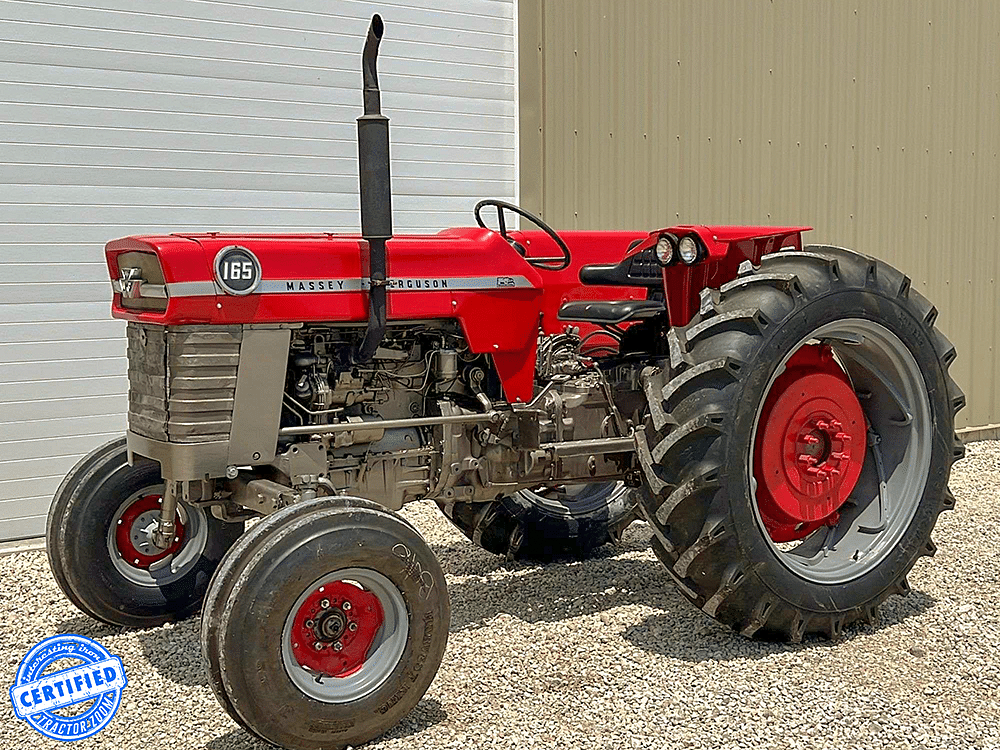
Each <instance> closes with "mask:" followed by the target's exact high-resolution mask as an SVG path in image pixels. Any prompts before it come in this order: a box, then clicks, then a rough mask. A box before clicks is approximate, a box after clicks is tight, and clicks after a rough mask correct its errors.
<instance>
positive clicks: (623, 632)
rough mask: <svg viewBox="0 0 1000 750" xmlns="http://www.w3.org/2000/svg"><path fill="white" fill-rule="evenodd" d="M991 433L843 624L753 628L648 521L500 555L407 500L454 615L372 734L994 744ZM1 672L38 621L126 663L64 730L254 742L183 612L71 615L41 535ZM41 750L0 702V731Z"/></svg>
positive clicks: (999, 717)
mask: <svg viewBox="0 0 1000 750" xmlns="http://www.w3.org/2000/svg"><path fill="white" fill-rule="evenodd" d="M998 487H1000V442H984V443H978V444H974V445H970V446H969V453H968V458H967V459H966V460H965V461H963V462H962V463H961V464H959V465H958V467H957V468H956V470H955V472H954V474H953V479H952V489H953V490H954V492H955V495H956V496H957V498H958V510H956V511H955V512H954V513H950V514H946V515H944V516H942V517H941V520H940V522H939V524H938V529H937V532H936V534H935V538H936V541H937V543H938V546H939V551H938V553H937V556H936V557H935V558H934V559H933V560H930V559H927V558H925V559H923V560H921V561H920V562H918V564H917V567H916V568H915V569H914V571H913V573H912V574H911V575H910V583H911V585H912V587H913V593H912V594H911V596H909V597H908V598H906V599H901V598H899V597H892V598H891V599H890V600H889V601H888V602H887V603H886V604H885V605H884V606H883V607H882V609H881V610H880V615H879V619H878V622H877V624H876V626H875V627H874V628H871V627H867V626H862V627H858V628H855V629H852V630H850V631H849V632H847V633H846V634H845V636H844V638H842V639H841V640H840V641H838V642H836V643H829V642H825V641H810V642H807V643H805V644H802V645H799V646H785V645H775V644H763V643H756V642H753V641H749V640H746V639H744V638H741V637H739V636H736V635H733V634H731V633H729V632H728V631H725V630H723V629H722V628H720V627H719V626H717V625H716V624H715V623H714V622H713V621H712V620H710V619H708V618H707V617H705V616H704V615H702V614H701V613H700V612H698V611H696V610H694V609H693V608H692V607H691V606H690V605H688V604H687V603H686V602H685V601H684V600H682V599H681V597H680V596H679V595H678V594H676V593H675V592H674V590H673V588H672V586H671V584H670V583H669V582H668V581H667V579H666V575H665V574H664V573H663V572H662V571H661V569H660V565H659V563H658V562H657V561H656V560H655V558H654V557H653V555H652V554H651V553H650V552H649V549H648V544H647V542H648V536H649V532H648V530H647V528H646V527H645V526H643V525H641V524H636V525H634V526H633V527H632V528H631V529H630V530H629V532H628V533H627V534H626V537H625V539H624V541H623V543H622V544H621V545H620V546H618V547H616V548H608V549H607V551H606V552H604V553H603V554H602V555H601V556H599V557H597V558H596V559H591V560H587V561H584V562H569V563H561V564H553V565H545V566H537V565H523V564H507V563H505V562H503V561H501V560H498V559H497V558H495V557H493V556H491V555H489V554H487V553H485V552H482V551H481V550H478V549H476V548H474V547H473V546H472V545H471V544H470V543H468V542H467V541H466V540H465V538H464V537H461V536H460V535H459V534H458V533H456V532H455V531H453V530H452V528H451V527H450V526H449V524H448V523H447V521H446V520H445V519H444V518H443V517H442V516H440V515H439V514H438V512H437V510H436V509H434V508H431V507H428V506H426V505H418V506H412V507H410V508H408V509H407V511H406V515H407V516H409V517H410V518H411V519H412V520H413V522H414V523H415V524H417V526H418V527H419V528H420V529H421V530H422V531H423V532H424V534H425V535H426V536H427V539H428V541H429V542H430V543H431V544H432V545H433V547H434V549H435V551H436V552H437V553H438V555H440V557H441V560H442V564H443V566H444V570H445V573H446V574H447V577H448V584H449V588H450V593H451V601H452V607H453V622H452V632H451V637H450V641H449V644H448V651H447V653H446V655H445V659H444V663H443V664H442V666H441V670H440V672H439V673H438V676H437V679H436V680H435V682H434V684H433V685H432V686H431V688H430V690H429V691H428V693H427V695H426V696H425V697H424V699H423V700H422V701H421V702H420V704H419V706H418V707H417V708H416V710H415V711H414V712H413V713H412V714H411V715H410V716H409V717H408V718H407V719H406V720H405V721H404V722H403V724H401V725H399V726H397V727H396V728H394V729H392V730H391V731H390V732H389V733H388V734H387V735H385V736H384V737H383V738H382V739H380V740H378V741H376V742H374V743H372V744H371V745H369V747H372V748H410V747H413V746H414V745H416V746H419V747H421V748H432V749H436V748H462V749H463V750H464V749H465V748H469V747H475V748H477V750H486V748H524V747H530V746H538V747H547V748H556V747H560V748H572V749H573V750H582V749H583V748H600V749H601V750H606V749H607V748H632V747H643V748H645V747H648V748H653V747H655V748H664V747H674V748H754V750H760V749H763V748H782V749H784V748H798V747H805V748H827V747H829V748H837V749H838V750H850V749H851V748H879V749H880V750H882V749H886V748H994V749H996V748H1000V729H998V723H1000V674H998V672H1000V555H998V552H997V549H998V547H997V540H998V539H1000V521H998V518H997V515H998V514H997V509H998V508H1000V489H998ZM0 581H2V585H0V677H2V679H0V683H2V687H3V692H6V689H7V687H8V686H9V685H10V684H11V683H12V680H13V674H14V671H15V670H16V668H17V665H18V663H19V662H20V660H21V658H22V656H23V655H24V654H25V653H26V651H27V650H28V649H29V648H30V647H31V646H32V645H33V644H35V643H36V642H37V641H39V640H40V639H42V638H45V637H47V636H50V635H53V634H55V633H66V632H70V633H80V634H82V635H86V636H90V637H93V638H97V639H98V640H100V642H101V643H103V644H104V645H105V646H106V647H107V648H108V649H109V650H110V651H111V652H112V653H115V654H119V655H121V656H122V658H123V659H124V661H125V667H126V673H127V675H128V678H129V686H128V688H126V691H125V694H124V698H123V703H122V707H121V709H120V711H119V712H118V715H117V716H116V717H115V719H114V720H113V721H112V723H111V725H110V726H109V727H108V728H107V729H105V730H104V731H103V732H102V733H101V734H99V735H98V736H97V737H95V738H92V739H88V740H83V741H82V742H80V743H79V745H78V746H79V747H88V748H89V747H106V748H122V747H130V748H134V747H149V748H201V747H204V748H211V749H212V750H224V749H233V750H236V749H243V748H264V747H267V746H266V745H264V744H263V743H259V742H256V741H254V740H252V739H251V738H250V737H249V735H247V734H246V733H245V732H243V731H242V730H240V729H239V728H238V727H237V726H236V725H235V724H234V723H233V722H232V721H231V720H230V719H229V718H228V717H227V716H226V714H225V713H224V712H223V711H222V709H221V708H220V707H219V706H218V705H217V704H216V702H215V699H214V697H213V696H212V694H211V692H210V690H209V688H208V687H207V685H206V683H205V680H204V678H203V677H202V674H201V670H200V656H199V646H198V621H197V619H196V618H195V619H191V620H188V621H186V622H182V623H178V624H175V625H171V626H166V627H161V628H156V629H153V630H145V631H124V632H123V631H121V630H120V629H118V628H111V627H106V626H102V625H98V624H96V623H95V622H93V621H91V620H89V619H88V618H86V617H84V616H82V615H80V614H79V613H78V612H77V611H76V610H75V609H74V608H73V606H72V605H71V604H69V602H67V601H66V600H65V599H64V598H63V597H62V595H61V593H60V592H59V590H58V589H57V588H56V585H55V583H54V582H53V580H52V578H51V576H50V574H49V571H48V567H47V563H46V560H45V556H44V554H43V553H41V552H26V553H19V554H15V555H10V556H8V557H4V558H0ZM29 746H30V747H49V746H51V747H56V746H60V747H61V746H62V745H57V743H56V742H55V741H53V740H47V739H44V738H42V737H40V736H39V735H37V734H35V733H34V732H33V730H31V729H30V728H29V727H28V726H27V725H26V724H25V723H24V722H21V721H18V720H16V719H15V718H14V715H13V711H12V710H11V706H10V703H9V701H8V700H7V699H6V697H4V698H3V699H2V700H0V747H2V748H14V747H17V748H22V747H29Z"/></svg>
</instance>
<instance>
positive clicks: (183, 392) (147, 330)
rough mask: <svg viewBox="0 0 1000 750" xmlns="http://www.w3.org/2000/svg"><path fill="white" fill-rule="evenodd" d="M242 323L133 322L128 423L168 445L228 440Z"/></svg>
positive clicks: (140, 433) (138, 433) (129, 356)
mask: <svg viewBox="0 0 1000 750" xmlns="http://www.w3.org/2000/svg"><path fill="white" fill-rule="evenodd" d="M242 338H243V336H242V327H241V326H210V327H209V326H183V327H178V328H171V327H164V326H156V325H144V324H142V323H129V324H128V332H127V339H128V381H129V391H128V425H129V430H130V431H132V432H134V433H135V434H137V435H142V436H143V437H147V438H150V439H152V440H158V441H162V442H166V443H209V442H216V441H228V440H229V437H230V433H231V431H232V423H233V404H234V401H235V394H236V376H237V371H238V368H239V362H240V344H241V341H242Z"/></svg>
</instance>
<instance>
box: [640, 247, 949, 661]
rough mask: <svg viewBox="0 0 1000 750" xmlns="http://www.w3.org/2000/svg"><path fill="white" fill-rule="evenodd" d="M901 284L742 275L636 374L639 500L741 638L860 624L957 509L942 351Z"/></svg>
mask: <svg viewBox="0 0 1000 750" xmlns="http://www.w3.org/2000/svg"><path fill="white" fill-rule="evenodd" d="M935 317H936V311H935V310H934V308H933V307H932V306H931V305H930V304H929V303H928V302H927V301H926V300H925V299H924V298H923V297H922V296H921V295H920V294H918V293H917V292H915V291H914V290H912V289H911V288H910V282H909V279H908V278H906V277H905V276H903V275H902V274H901V273H899V272H898V271H896V270H895V269H893V268H892V267H890V266H888V265H887V264H885V263H882V262H880V261H877V260H874V259H871V258H867V257H864V256H861V255H858V254H856V253H853V252H850V251H847V250H843V249H840V248H832V247H811V248H807V251H806V252H801V253H798V252H794V253H793V252H785V253H776V254H773V255H768V256H765V257H764V259H763V261H762V263H761V267H760V268H759V269H757V268H753V267H751V266H750V265H749V264H745V265H744V267H742V268H741V273H740V276H739V277H738V278H737V279H735V280H734V281H732V282H729V283H727V284H725V285H724V286H723V287H722V288H721V289H720V290H717V291H711V290H707V291H706V292H705V293H703V296H702V304H701V309H700V312H699V313H698V314H697V315H696V316H695V317H694V319H693V320H692V321H691V322H690V323H689V324H688V325H687V326H686V327H684V328H681V329H677V330H676V331H671V332H670V335H669V336H668V339H669V341H670V355H671V356H670V366H669V368H668V369H666V370H665V371H661V372H658V373H656V372H653V373H649V372H647V380H646V384H645V385H646V393H647V396H648V398H649V417H648V419H647V421H646V424H645V428H644V430H642V431H641V432H640V435H639V440H638V442H639V457H640V462H641V463H642V466H643V470H644V474H645V477H646V484H645V488H644V491H643V494H642V498H641V500H640V508H641V511H642V514H643V516H644V517H645V518H646V519H647V520H648V521H649V523H650V525H651V527H652V528H653V531H654V537H653V539H652V546H653V550H654V552H655V553H656V555H657V556H658V557H659V558H660V560H661V561H662V562H663V563H664V565H666V567H667V569H668V572H669V573H670V574H671V576H672V578H673V579H674V582H675V583H676V584H677V586H678V588H679V589H680V590H681V592H682V593H683V594H684V595H685V596H686V597H687V598H688V599H690V600H691V601H692V602H693V603H694V604H695V605H696V606H698V607H699V608H701V609H702V610H703V611H705V612H706V613H707V614H709V615H711V616H712V617H714V618H715V619H717V620H719V621H720V622H722V623H723V624H725V625H727V626H729V627H731V628H732V629H734V630H736V631H738V632H741V633H743V634H744V635H748V636H760V637H766V638H776V639H780V640H792V641H798V640H801V638H802V637H803V636H805V635H807V634H822V635H826V636H829V637H837V636H838V635H839V634H840V632H841V631H842V629H843V628H844V627H845V626H847V625H849V624H851V623H853V622H855V621H858V620H866V621H869V622H871V621H872V620H873V618H874V612H875V609H876V608H877V606H878V605H879V604H880V603H881V602H882V601H884V600H885V598H886V597H888V596H889V595H890V594H892V593H899V594H906V593H907V592H908V590H909V588H908V585H907V583H906V574H907V573H908V572H909V570H910V569H911V568H912V567H913V565H914V563H915V562H916V560H917V558H918V557H920V556H921V555H930V554H933V552H934V549H935V548H934V544H933V542H932V541H931V531H932V530H933V527H934V524H935V522H936V520H937V517H938V515H939V514H940V512H941V511H943V510H948V509H950V508H952V507H953V506H954V497H953V496H952V495H951V493H950V492H949V491H948V486H947V483H948V476H949V473H950V469H951V465H952V462H953V461H955V460H957V459H959V458H961V457H962V455H963V448H962V444H961V441H960V440H959V438H958V437H957V435H956V434H955V432H954V415H955V413H956V412H957V411H958V410H959V409H960V408H961V407H962V406H963V405H964V403H965V399H964V396H963V395H962V393H961V391H960V390H959V389H958V387H957V386H956V384H955V383H954V381H953V380H952V379H951V378H950V377H949V376H948V372H947V371H948V367H949V365H950V364H951V362H952V361H953V360H954V357H955V351H954V349H953V347H952V346H951V344H950V343H949V342H948V341H947V339H945V338H944V336H942V335H941V334H940V333H939V332H938V331H937V330H936V329H935V328H934V320H935Z"/></svg>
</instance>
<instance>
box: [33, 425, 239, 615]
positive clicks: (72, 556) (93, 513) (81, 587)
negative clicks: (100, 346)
mask: <svg viewBox="0 0 1000 750" xmlns="http://www.w3.org/2000/svg"><path fill="white" fill-rule="evenodd" d="M163 488H164V485H163V479H162V477H161V476H160V468H159V465H158V464H157V463H155V462H154V461H149V460H146V459H137V460H136V463H135V464H134V465H132V466H130V465H129V463H128V451H127V448H126V445H125V439H124V438H119V439H118V440H113V441H111V442H110V443H107V444H106V445H103V446H101V447H100V448H98V449H97V450H95V451H93V452H92V453H90V454H89V455H87V456H86V457H84V458H83V459H82V460H81V461H80V462H79V463H78V464H77V465H76V466H75V467H73V469H72V470H71V471H70V472H69V474H67V476H66V478H65V479H64V480H63V482H62V484H61V485H60V486H59V489H58V490H56V494H55V497H54V498H53V501H52V506H51V507H50V509H49V516H48V522H47V524H46V548H47V551H48V557H49V567H50V568H51V569H52V574H53V576H54V577H55V579H56V583H57V584H58V585H59V587H60V588H61V589H62V591H63V593H64V594H65V595H66V597H67V598H68V599H69V600H70V601H71V602H73V603H74V604H75V605H76V606H77V607H78V608H79V609H80V610H82V611H83V612H85V613H86V614H88V615H90V616H91V617H93V618H95V619H97V620H101V621H103V622H107V623H110V624H112V625H122V626H128V627H152V626H154V625H160V624H162V623H164V622H166V621H168V620H177V619H182V618H184V617H187V616H189V615H191V614H192V613H194V612H195V611H197V609H198V607H199V606H200V605H201V600H202V598H203V597H204V595H205V590H206V589H207V588H208V582H209V579H210V578H211V576H212V573H213V571H214V570H215V567H216V565H218V563H219V560H221V559H222V556H223V554H225V552H226V550H227V549H229V547H230V546H231V545H232V544H233V542H234V541H236V539H237V537H239V535H240V534H241V533H242V532H243V524H242V523H226V522H223V521H220V520H219V519H217V518H215V517H214V516H212V515H211V514H210V513H208V512H207V511H206V510H205V509H204V508H202V507H198V506H195V505H188V504H186V503H183V502H178V507H177V515H176V516H175V519H174V522H175V523H176V536H175V538H174V542H173V544H172V545H171V546H170V547H168V548H167V549H165V550H161V549H159V548H157V547H155V546H154V545H153V544H152V542H151V541H150V539H151V537H150V534H151V532H152V530H153V529H155V527H156V524H157V521H158V519H159V517H160V501H161V499H162V496H163Z"/></svg>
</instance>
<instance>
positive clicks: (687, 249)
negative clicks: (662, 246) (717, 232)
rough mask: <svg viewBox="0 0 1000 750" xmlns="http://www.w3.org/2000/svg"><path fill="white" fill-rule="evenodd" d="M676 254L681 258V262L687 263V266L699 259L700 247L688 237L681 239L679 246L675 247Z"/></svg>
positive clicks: (693, 239) (695, 240)
mask: <svg viewBox="0 0 1000 750" xmlns="http://www.w3.org/2000/svg"><path fill="white" fill-rule="evenodd" d="M677 254H678V255H679V256H681V260H682V261H684V262H685V263H687V264H688V265H689V266H690V265H692V264H694V263H697V262H698V259H699V258H700V257H701V245H699V244H698V240H697V239H695V238H694V237H692V236H691V235H688V236H687V237H684V238H683V239H681V241H680V244H679V245H678V247H677Z"/></svg>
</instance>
